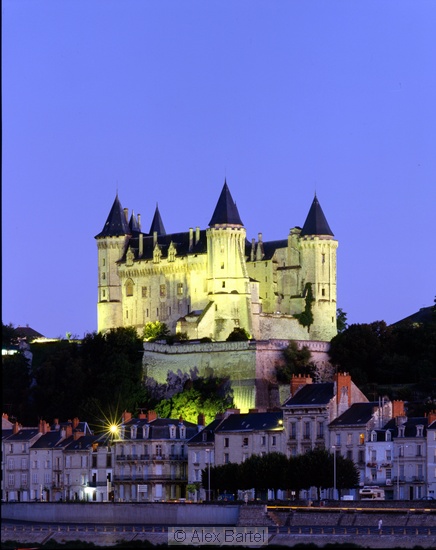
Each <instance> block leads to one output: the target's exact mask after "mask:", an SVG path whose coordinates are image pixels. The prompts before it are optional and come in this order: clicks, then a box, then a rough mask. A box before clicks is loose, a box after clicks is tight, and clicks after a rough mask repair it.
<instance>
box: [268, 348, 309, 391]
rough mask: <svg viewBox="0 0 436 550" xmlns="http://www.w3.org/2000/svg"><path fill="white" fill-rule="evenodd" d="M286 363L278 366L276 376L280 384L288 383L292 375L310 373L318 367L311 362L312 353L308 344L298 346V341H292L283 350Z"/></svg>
mask: <svg viewBox="0 0 436 550" xmlns="http://www.w3.org/2000/svg"><path fill="white" fill-rule="evenodd" d="M283 359H284V365H281V366H280V367H277V368H276V378H277V381H278V382H279V383H280V384H288V383H289V381H290V380H291V378H292V376H298V375H299V374H302V375H310V376H313V373H314V371H315V369H316V366H315V365H314V364H313V362H311V360H310V359H311V353H310V350H309V348H308V347H307V346H303V347H302V348H301V349H299V348H298V344H297V342H294V341H291V342H289V345H288V346H287V347H286V348H285V349H284V350H283Z"/></svg>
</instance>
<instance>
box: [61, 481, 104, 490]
mask: <svg viewBox="0 0 436 550" xmlns="http://www.w3.org/2000/svg"><path fill="white" fill-rule="evenodd" d="M109 483H110V482H109ZM107 485H108V481H88V483H87V484H86V486H87V487H93V488H96V487H107ZM59 488H62V487H59Z"/></svg>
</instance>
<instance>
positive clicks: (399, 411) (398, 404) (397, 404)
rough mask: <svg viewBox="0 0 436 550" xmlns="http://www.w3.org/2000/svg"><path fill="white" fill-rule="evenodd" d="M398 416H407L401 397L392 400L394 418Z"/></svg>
mask: <svg viewBox="0 0 436 550" xmlns="http://www.w3.org/2000/svg"><path fill="white" fill-rule="evenodd" d="M397 416H406V411H405V410H404V401H401V400H400V399H394V400H393V401H392V418H397Z"/></svg>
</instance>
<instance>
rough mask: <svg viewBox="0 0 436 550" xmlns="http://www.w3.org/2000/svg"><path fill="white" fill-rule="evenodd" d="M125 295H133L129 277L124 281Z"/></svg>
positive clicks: (131, 282)
mask: <svg viewBox="0 0 436 550" xmlns="http://www.w3.org/2000/svg"><path fill="white" fill-rule="evenodd" d="M126 296H133V281H132V280H131V279H129V280H128V281H127V282H126Z"/></svg>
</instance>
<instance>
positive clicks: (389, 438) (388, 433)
mask: <svg viewBox="0 0 436 550" xmlns="http://www.w3.org/2000/svg"><path fill="white" fill-rule="evenodd" d="M385 435H386V441H392V434H391V432H390V431H389V430H387V431H386V434H385Z"/></svg>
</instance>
